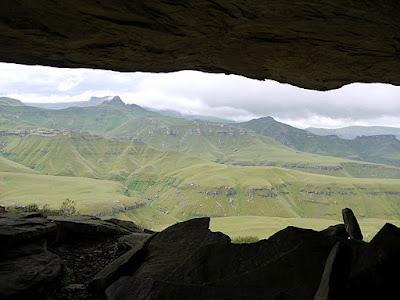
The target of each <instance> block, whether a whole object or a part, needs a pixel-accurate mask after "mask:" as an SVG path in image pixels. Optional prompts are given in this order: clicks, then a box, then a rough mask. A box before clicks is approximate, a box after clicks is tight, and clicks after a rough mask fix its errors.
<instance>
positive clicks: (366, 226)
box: [210, 216, 400, 241]
mask: <svg viewBox="0 0 400 300" xmlns="http://www.w3.org/2000/svg"><path fill="white" fill-rule="evenodd" d="M388 222H389V223H392V224H394V225H396V226H400V221H399V220H382V219H359V223H360V227H361V230H362V232H363V235H364V240H366V241H369V240H371V239H372V238H373V237H374V235H375V234H376V233H377V232H378V231H379V230H380V229H381V228H382V226H383V225H384V224H385V223H388ZM339 223H342V221H340V220H327V219H315V218H314V219H312V218H278V217H260V216H239V217H223V218H212V219H211V225H210V228H211V230H212V231H221V232H223V233H225V234H227V235H229V236H230V237H231V239H232V240H235V239H237V238H241V237H246V236H254V237H256V238H258V239H267V238H268V237H270V236H271V235H273V234H274V233H276V232H278V231H279V230H282V229H284V228H286V227H287V226H295V227H301V228H310V229H314V230H323V229H325V228H327V227H329V226H331V225H335V224H339Z"/></svg>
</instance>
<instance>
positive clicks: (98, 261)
mask: <svg viewBox="0 0 400 300" xmlns="http://www.w3.org/2000/svg"><path fill="white" fill-rule="evenodd" d="M126 250H127V249H121V248H118V237H115V236H111V237H106V238H99V239H95V238H89V239H80V240H78V241H77V240H70V241H67V242H65V243H63V244H62V245H60V246H54V247H49V251H51V252H53V253H54V254H56V255H58V256H59V257H60V259H61V265H62V270H61V277H60V278H59V280H58V281H57V282H56V284H54V287H53V289H52V290H50V291H49V293H48V294H47V298H48V299H56V300H62V299H77V300H78V299H79V300H80V299H88V300H89V299H99V295H98V294H97V293H95V292H94V291H91V290H89V289H88V288H87V287H88V285H89V283H90V281H91V280H92V279H93V278H94V276H95V275H96V274H97V273H98V272H100V271H101V270H102V269H103V268H104V267H105V266H107V265H108V264H109V263H111V262H112V261H113V260H115V259H116V258H118V257H119V256H121V255H122V254H123V253H124V252H125V251H126Z"/></svg>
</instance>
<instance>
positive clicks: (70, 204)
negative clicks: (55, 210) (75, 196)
mask: <svg viewBox="0 0 400 300" xmlns="http://www.w3.org/2000/svg"><path fill="white" fill-rule="evenodd" d="M75 214H76V208H75V201H74V200H71V199H69V198H67V199H65V200H64V201H63V203H62V204H61V207H60V215H63V216H72V215H75Z"/></svg>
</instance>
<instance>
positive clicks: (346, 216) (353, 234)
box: [342, 208, 363, 241]
mask: <svg viewBox="0 0 400 300" xmlns="http://www.w3.org/2000/svg"><path fill="white" fill-rule="evenodd" d="M342 216H343V221H344V225H345V226H346V231H347V233H348V234H349V237H350V238H351V239H354V240H359V241H362V240H363V235H362V233H361V229H360V225H358V222H357V218H356V216H355V215H354V213H353V211H352V210H351V209H350V208H344V209H343V210H342Z"/></svg>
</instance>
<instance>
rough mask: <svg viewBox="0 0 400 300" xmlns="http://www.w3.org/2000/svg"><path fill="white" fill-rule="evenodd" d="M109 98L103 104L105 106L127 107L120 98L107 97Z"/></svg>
mask: <svg viewBox="0 0 400 300" xmlns="http://www.w3.org/2000/svg"><path fill="white" fill-rule="evenodd" d="M107 98H108V99H107V100H105V101H104V102H103V103H104V104H111V105H125V102H124V101H122V99H121V97H120V96H114V97H107Z"/></svg>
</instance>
